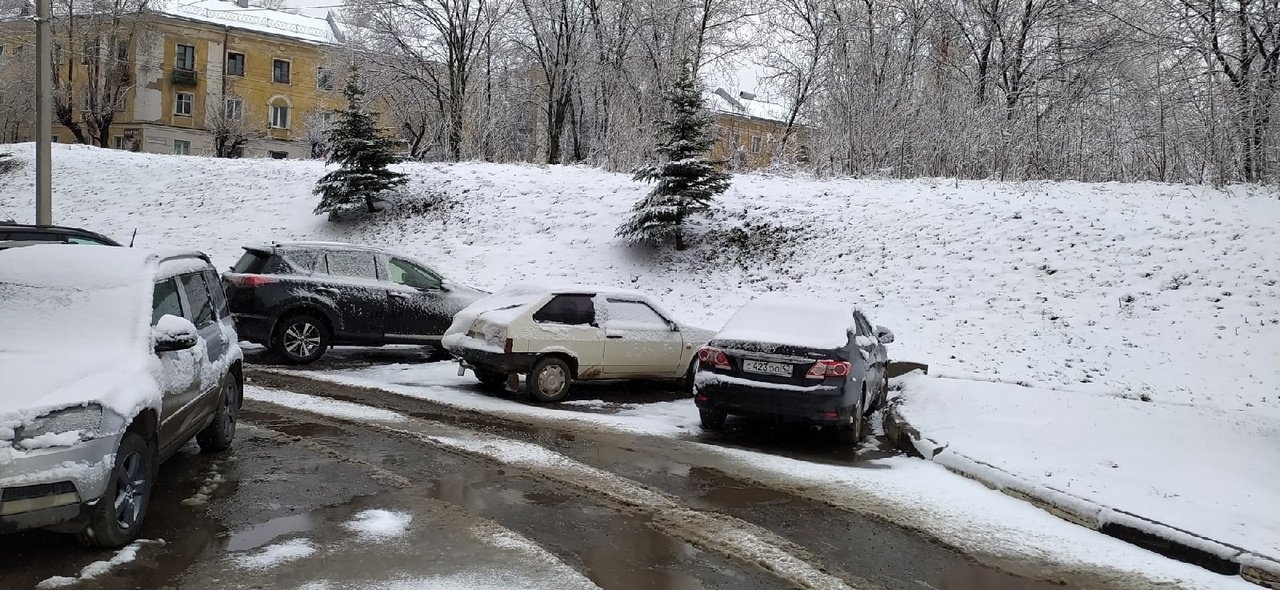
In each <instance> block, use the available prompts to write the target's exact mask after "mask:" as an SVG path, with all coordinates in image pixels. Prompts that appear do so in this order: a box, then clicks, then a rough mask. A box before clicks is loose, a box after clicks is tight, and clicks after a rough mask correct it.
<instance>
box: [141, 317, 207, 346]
mask: <svg viewBox="0 0 1280 590" xmlns="http://www.w3.org/2000/svg"><path fill="white" fill-rule="evenodd" d="M151 341H152V343H153V346H154V349H155V351H156V352H173V351H176V350H187V349H190V348H195V346H196V343H197V342H199V341H200V333H199V332H197V331H196V326H195V324H193V323H191V320H188V319H186V318H180V317H178V316H174V315H167V314H166V315H163V316H161V317H160V321H158V322H156V325H155V326H154V327H152V328H151Z"/></svg>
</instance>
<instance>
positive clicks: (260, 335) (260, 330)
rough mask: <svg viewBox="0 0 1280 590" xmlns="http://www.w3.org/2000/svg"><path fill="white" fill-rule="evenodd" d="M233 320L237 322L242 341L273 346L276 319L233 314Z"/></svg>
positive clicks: (237, 330)
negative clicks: (272, 329)
mask: <svg viewBox="0 0 1280 590" xmlns="http://www.w3.org/2000/svg"><path fill="white" fill-rule="evenodd" d="M231 319H233V320H235V323H236V334H237V335H239V336H240V339H241V340H248V341H249V342H253V343H254V344H261V345H263V346H268V345H270V344H271V328H272V326H274V325H275V318H273V317H271V316H261V315H253V314H247V313H232V314H231Z"/></svg>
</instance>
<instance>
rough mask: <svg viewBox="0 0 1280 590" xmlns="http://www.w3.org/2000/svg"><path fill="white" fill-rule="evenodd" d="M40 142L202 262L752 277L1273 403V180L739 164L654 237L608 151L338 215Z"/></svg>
mask: <svg viewBox="0 0 1280 590" xmlns="http://www.w3.org/2000/svg"><path fill="white" fill-rule="evenodd" d="M54 149H55V153H54V167H55V174H56V175H57V176H58V178H59V179H60V180H59V185H58V186H59V197H58V198H57V199H56V200H55V203H54V206H55V218H56V220H57V221H58V222H59V223H67V224H71V225H81V226H85V227H89V228H90V229H94V230H99V231H103V232H105V233H107V234H110V235H113V236H115V237H117V238H126V237H127V236H129V235H130V234H131V233H132V231H133V230H134V228H138V230H139V231H138V237H137V244H138V245H139V246H162V247H171V246H185V247H190V246H192V245H198V246H199V248H200V249H202V250H204V251H206V252H209V253H210V254H211V255H212V256H213V257H214V259H215V261H216V262H217V266H218V268H225V267H227V266H228V265H230V264H232V263H233V262H234V261H235V260H236V259H237V258H239V255H240V252H241V250H240V246H241V245H243V244H249V243H260V242H262V241H263V240H267V239H276V240H295V239H310V240H314V239H321V240H330V241H351V242H364V243H369V244H373V245H378V246H383V247H387V248H391V249H394V250H397V251H401V252H404V253H405V254H406V255H408V256H411V257H413V258H416V259H420V260H423V261H424V262H427V263H429V266H431V267H432V268H434V269H436V270H439V271H441V272H442V273H443V274H444V275H445V276H450V277H454V278H456V279H458V280H459V281H462V282H465V283H468V284H474V285H476V286H480V287H486V288H490V289H492V288H497V287H500V286H502V285H506V284H509V283H512V282H518V281H526V280H534V281H565V282H589V283H603V284H606V285H612V286H617V287H625V288H633V289H638V290H642V291H644V292H645V293H648V294H649V295H652V296H654V297H655V298H657V299H660V300H662V301H663V302H664V304H666V307H668V308H669V309H670V310H671V311H672V312H674V313H675V317H679V318H681V319H684V320H689V321H691V322H692V323H695V324H699V325H706V326H711V327H718V326H720V325H722V324H723V322H724V321H725V320H726V319H727V318H728V317H729V316H730V315H732V314H733V312H734V311H736V310H737V309H738V307H740V306H741V305H742V304H743V303H746V302H747V301H749V300H750V299H752V298H754V297H755V296H757V295H759V294H761V293H767V292H773V291H785V292H788V293H795V294H803V295H807V296H810V297H816V298H819V299H827V298H833V299H834V298H847V299H848V300H850V301H853V302H858V303H861V304H862V305H863V306H864V308H865V311H866V312H867V313H868V315H869V316H870V318H871V320H872V321H873V322H876V323H880V324H883V325H885V326H887V327H889V328H891V329H893V330H894V332H895V334H896V335H897V342H895V343H894V344H893V345H891V346H890V347H889V353H890V355H891V357H893V358H895V359H901V360H916V361H921V362H927V363H929V365H930V369H931V370H933V371H945V372H967V373H976V374H982V375H987V376H992V377H997V378H1000V379H1003V380H1009V381H1025V382H1030V383H1040V384H1045V385H1051V386H1069V387H1074V388H1079V389H1082V390H1087V391H1115V392H1119V393H1122V394H1124V395H1127V396H1132V397H1139V396H1142V395H1146V396H1148V397H1150V398H1151V399H1154V400H1157V401H1164V402H1170V403H1183V404H1197V405H1207V406H1213V407H1219V408H1226V409H1264V408H1265V409H1270V410H1272V411H1280V395H1277V394H1276V391H1278V390H1280V287H1278V286H1277V284H1276V280H1277V279H1276V277H1277V273H1280V233H1278V232H1276V231H1275V220H1276V219H1280V199H1276V198H1275V197H1276V190H1275V188H1274V187H1266V188H1265V189H1258V188H1253V187H1246V186H1237V187H1229V188H1228V189H1226V190H1215V189H1211V188H1207V187H1188V186H1179V185H1162V184H1152V183H1146V184H1115V183H1104V184H1084V183H1074V182H1019V183H1014V182H1007V183H1006V182H987V181H960V182H956V181H954V180H940V179H918V180H857V179H835V180H819V179H813V178H808V177H804V176H771V175H762V174H742V175H737V176H735V177H734V181H733V186H732V187H731V188H730V189H729V191H728V192H726V193H725V194H724V195H722V197H721V198H720V199H719V200H718V202H717V204H716V206H715V207H714V209H713V211H712V212H711V213H710V216H709V218H700V219H699V220H696V221H695V223H694V225H693V226H692V227H690V230H689V240H690V242H691V244H693V245H692V246H691V247H690V248H689V249H688V250H686V251H684V252H671V251H658V252H654V251H651V250H648V249H645V248H639V247H637V248H629V247H624V246H623V245H622V244H621V243H620V242H619V241H618V240H617V239H616V238H615V237H614V235H613V231H614V229H615V227H616V226H617V223H618V220H620V219H623V218H624V217H625V215H626V214H627V211H628V209H629V208H630V207H631V206H632V205H633V204H634V203H635V202H636V201H637V200H638V199H639V198H641V197H642V196H643V195H644V193H645V191H647V190H648V188H649V187H647V186H646V185H644V184H641V183H636V182H633V181H631V179H630V177H629V175H626V174H612V173H606V172H602V171H598V170H593V169H589V168H583V167H573V166H518V165H498V164H487V163H477V162H468V163H460V164H451V165H446V164H405V165H403V166H401V167H400V169H401V170H403V171H405V172H407V173H409V174H410V176H411V179H410V181H409V183H408V185H406V187H405V192H406V194H408V195H411V199H418V198H420V199H422V200H418V201H414V202H413V205H414V206H415V207H412V208H411V207H404V208H400V209H396V208H392V209H391V210H389V211H387V212H386V213H385V214H383V215H380V216H377V217H374V218H371V219H369V220H366V221H362V222H358V223H343V224H333V223H329V222H327V221H325V219H324V218H323V217H321V216H316V215H313V214H312V213H311V209H312V207H314V206H315V202H316V201H315V196H314V195H312V194H311V189H312V187H313V185H314V183H315V180H316V179H317V178H319V177H320V175H322V174H323V172H324V166H323V162H318V161H314V162H313V161H287V160H286V161H274V160H225V159H207V158H200V157H181V156H160V155H148V154H134V153H126V152H123V151H118V150H102V149H94V148H87V147H78V146H68V145H58V146H54ZM12 151H13V152H14V153H15V156H16V157H17V159H18V160H21V161H23V162H24V163H26V165H25V166H23V167H22V168H21V169H19V170H18V171H16V172H14V173H13V175H12V176H11V177H10V179H9V182H8V183H7V184H5V185H4V186H0V209H3V210H6V211H10V212H12V213H13V214H14V215H29V212H30V211H32V210H34V203H33V195H32V193H31V191H30V190H27V188H24V187H30V186H31V184H32V182H34V177H33V174H34V166H33V165H32V161H33V157H34V156H33V150H32V147H31V145H30V144H21V145H15V146H12ZM179 157H180V158H182V159H181V160H180V162H181V165H175V162H179V160H177V159H175V158H179ZM435 198H440V199H443V200H444V203H445V204H444V205H442V206H439V207H437V208H435V209H433V210H431V211H429V212H427V213H424V214H418V213H416V212H415V211H416V206H417V205H419V204H421V203H424V202H426V200H427V199H435ZM833 211H838V212H841V213H842V214H841V215H833V214H832V212H833ZM21 220H22V221H29V219H26V218H24V219H21ZM850 220H854V221H850ZM424 236H430V238H429V239H425V238H424Z"/></svg>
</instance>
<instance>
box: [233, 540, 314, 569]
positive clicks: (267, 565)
mask: <svg viewBox="0 0 1280 590" xmlns="http://www.w3.org/2000/svg"><path fill="white" fill-rule="evenodd" d="M315 552H316V545H315V543H312V542H311V540H310V539H289V540H288V541H285V542H283V543H276V544H274V545H267V546H266V547H263V548H262V549H260V550H258V551H255V552H253V553H248V554H245V555H236V556H233V557H232V560H233V561H234V562H235V564H236V565H238V566H240V567H242V568H244V569H250V570H266V569H271V568H273V567H276V566H278V565H281V564H284V563H288V562H290V561H297V560H299V559H305V558H307V557H311V556H312V555H314V554H315Z"/></svg>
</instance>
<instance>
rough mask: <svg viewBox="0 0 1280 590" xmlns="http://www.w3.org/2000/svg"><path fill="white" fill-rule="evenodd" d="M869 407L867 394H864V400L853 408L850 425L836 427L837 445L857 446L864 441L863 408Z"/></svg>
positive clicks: (859, 401)
mask: <svg viewBox="0 0 1280 590" xmlns="http://www.w3.org/2000/svg"><path fill="white" fill-rule="evenodd" d="M865 407H867V394H866V392H865V391H864V392H863V393H862V399H860V400H858V405H857V406H855V407H854V408H853V411H852V412H849V414H850V415H851V416H852V420H851V421H850V422H849V423H848V424H841V425H839V426H836V432H835V434H836V443H838V444H842V445H856V444H858V441H860V440H862V419H863V417H864V415H865V411H864V410H863V408H865Z"/></svg>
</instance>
